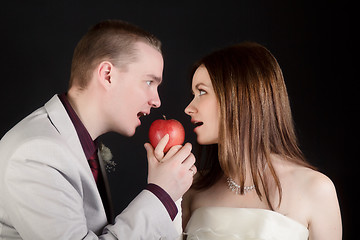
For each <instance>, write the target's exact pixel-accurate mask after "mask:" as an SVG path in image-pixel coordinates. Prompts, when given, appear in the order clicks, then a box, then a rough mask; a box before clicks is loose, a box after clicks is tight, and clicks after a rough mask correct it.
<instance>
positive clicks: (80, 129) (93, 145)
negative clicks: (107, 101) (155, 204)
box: [58, 94, 178, 220]
mask: <svg viewBox="0 0 360 240" xmlns="http://www.w3.org/2000/svg"><path fill="white" fill-rule="evenodd" d="M58 96H59V98H60V100H61V102H62V104H63V105H64V107H65V109H66V111H67V113H68V115H69V117H70V119H71V121H72V123H73V125H74V127H75V129H76V132H77V134H78V137H79V139H80V143H81V146H82V148H83V151H84V153H85V156H86V159H88V160H89V158H90V157H91V156H92V155H93V154H94V153H95V151H96V150H97V148H98V146H97V145H98V144H97V141H96V140H95V141H93V140H92V138H91V136H90V134H89V132H88V131H87V130H86V128H85V126H84V124H83V123H82V122H81V120H80V118H79V117H78V116H77V114H76V112H75V111H74V109H73V108H72V106H71V105H70V102H69V101H68V99H67V97H66V94H60V95H58ZM145 189H146V190H148V191H150V192H152V193H153V194H154V195H155V196H156V197H158V198H159V200H160V201H161V202H162V203H163V205H164V206H165V208H166V210H167V211H168V213H169V215H170V217H171V220H174V218H175V217H176V214H177V212H178V209H177V207H176V205H175V203H174V201H173V200H172V198H171V197H170V195H169V194H168V193H167V192H166V191H165V190H163V189H162V188H161V187H159V186H158V185H155V184H148V185H147V186H146V188H145Z"/></svg>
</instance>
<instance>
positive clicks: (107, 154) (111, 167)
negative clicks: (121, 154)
mask: <svg viewBox="0 0 360 240" xmlns="http://www.w3.org/2000/svg"><path fill="white" fill-rule="evenodd" d="M99 149H100V156H101V159H102V160H103V161H104V163H105V168H106V170H107V171H108V172H110V171H115V166H116V163H115V162H114V161H112V160H111V159H112V158H113V155H112V153H111V150H110V149H109V148H108V147H106V146H105V145H104V144H103V143H100V146H99Z"/></svg>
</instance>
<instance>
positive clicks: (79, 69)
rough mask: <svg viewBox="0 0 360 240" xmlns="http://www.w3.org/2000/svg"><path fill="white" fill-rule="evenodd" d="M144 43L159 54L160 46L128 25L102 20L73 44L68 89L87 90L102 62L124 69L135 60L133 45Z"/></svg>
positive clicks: (135, 52) (146, 34)
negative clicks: (93, 73) (75, 87)
mask: <svg viewBox="0 0 360 240" xmlns="http://www.w3.org/2000/svg"><path fill="white" fill-rule="evenodd" d="M139 41H141V42H145V43H147V44H149V45H150V46H152V47H154V48H155V49H156V50H158V51H159V52H160V53H161V42H160V40H159V39H157V38H156V37H155V36H154V35H152V34H150V33H148V32H146V31H144V30H143V29H141V28H139V27H137V26H135V25H132V24H130V23H127V22H124V21H120V20H106V21H102V22H100V23H98V24H96V25H95V26H93V27H92V28H91V29H90V30H89V31H88V32H87V33H86V34H85V35H84V36H83V37H82V38H81V39H80V41H79V43H78V44H77V46H76V48H75V50H74V55H73V59H72V64H71V75H70V83H69V87H71V86H73V85H76V86H77V87H80V88H81V89H85V88H86V87H87V84H88V82H89V81H90V79H91V77H92V76H91V74H92V72H93V70H94V69H95V67H96V66H97V65H98V64H100V63H101V62H102V61H109V62H111V63H112V64H113V65H114V66H116V67H120V68H126V66H127V65H128V64H129V63H132V62H135V61H136V60H137V51H136V49H135V43H136V42H139Z"/></svg>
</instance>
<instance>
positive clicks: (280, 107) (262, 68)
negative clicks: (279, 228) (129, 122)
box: [193, 42, 313, 210]
mask: <svg viewBox="0 0 360 240" xmlns="http://www.w3.org/2000/svg"><path fill="white" fill-rule="evenodd" d="M199 66H205V67H206V69H207V71H208V72H209V75H210V78H211V82H212V85H213V88H214V91H215V94H216V96H217V98H218V102H219V104H220V126H219V142H218V144H217V145H210V146H203V147H204V148H203V149H202V150H201V151H200V152H202V153H203V154H205V156H198V159H204V160H205V161H204V162H202V163H200V164H201V165H202V166H200V168H203V169H204V168H205V169H206V171H203V173H202V174H201V175H200V177H199V178H198V180H197V181H196V182H195V183H194V185H193V187H194V188H195V189H206V188H209V187H211V186H212V185H213V184H215V182H216V181H217V180H218V179H220V177H222V176H223V175H225V176H230V177H231V178H233V179H235V180H236V181H237V182H238V183H239V185H240V186H241V192H242V193H243V191H244V182H245V178H246V169H245V158H248V159H249V162H250V167H251V175H252V179H253V181H254V184H255V187H256V192H257V194H258V196H259V198H260V199H262V193H261V190H260V189H261V186H262V189H263V190H264V193H265V198H266V201H267V203H268V205H269V207H270V209H272V210H273V209H274V206H273V204H272V203H271V202H270V200H269V188H268V186H269V185H268V181H265V178H264V174H263V171H264V169H265V168H266V167H267V168H268V169H269V171H270V173H271V176H272V178H273V180H274V182H275V184H276V187H277V189H278V194H279V199H280V201H279V205H280V203H281V197H282V188H281V183H280V181H279V178H278V176H277V174H276V171H275V169H274V167H273V164H272V162H271V158H270V154H277V155H279V156H281V157H282V158H283V159H286V160H287V161H290V162H293V163H296V164H298V165H301V166H306V167H309V168H313V167H312V166H311V165H310V164H309V163H307V162H306V161H305V158H304V156H303V154H302V152H301V150H300V149H299V147H298V143H297V138H296V135H295V130H294V124H293V119H292V115H291V109H290V103H289V98H288V94H287V90H286V86H285V82H284V78H283V74H282V71H281V69H280V66H279V64H278V63H277V61H276V59H275V57H274V56H273V55H272V54H271V53H270V52H269V51H268V50H267V49H266V48H265V47H263V46H262V45H260V44H257V43H252V42H245V43H241V44H237V45H233V46H230V47H227V48H224V49H221V50H218V51H215V52H213V53H211V54H210V55H208V56H205V57H204V58H203V59H201V60H200V61H199V62H198V63H197V64H196V65H195V67H194V72H195V70H196V69H197V68H198V67H199Z"/></svg>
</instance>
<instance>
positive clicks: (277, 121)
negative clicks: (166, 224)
mask: <svg viewBox="0 0 360 240" xmlns="http://www.w3.org/2000/svg"><path fill="white" fill-rule="evenodd" d="M192 91H193V94H194V98H193V100H192V101H191V103H190V104H189V105H188V106H187V107H186V109H185V112H186V114H188V115H189V116H191V121H192V122H193V123H194V124H195V126H196V127H195V129H194V131H195V133H196V134H197V142H198V143H199V144H200V145H202V146H204V149H203V150H202V151H201V152H202V153H205V156H202V157H200V158H199V157H198V158H197V159H198V161H199V159H204V160H205V162H203V163H202V164H203V166H202V167H203V169H205V170H204V171H202V172H201V173H200V172H199V173H198V176H197V178H196V180H195V182H194V184H193V187H192V189H191V190H190V191H189V192H188V193H187V194H186V195H185V196H184V198H183V203H182V211H183V229H184V235H185V236H186V237H187V239H207V240H209V239H278V240H288V239H292V240H305V239H311V240H317V239H327V240H330V239H337V240H339V239H341V236H342V227H341V215H340V209H339V204H338V200H337V195H336V190H335V187H334V185H333V183H332V182H331V180H330V179H329V178H328V177H326V176H325V175H323V174H321V173H320V172H318V171H316V170H315V168H314V167H312V166H311V165H310V164H309V163H307V162H306V161H305V159H304V157H303V155H302V153H301V151H300V149H299V147H298V144H297V139H296V136H295V131H294V126H293V120H292V116H291V110H290V104H289V99H288V95H287V91H286V87H285V83H284V79H283V75H282V72H281V69H280V67H279V65H278V63H277V61H276V59H275V58H274V57H273V55H272V54H271V53H270V52H269V51H268V50H267V49H266V48H265V47H263V46H261V45H259V44H256V43H242V44H238V45H234V46H230V47H227V48H224V49H221V50H219V51H216V52H214V53H212V54H210V55H208V56H206V57H204V58H203V59H202V60H201V61H200V62H199V63H198V64H197V65H196V66H195V71H194V74H193V80H192ZM186 237H185V238H186Z"/></svg>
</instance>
